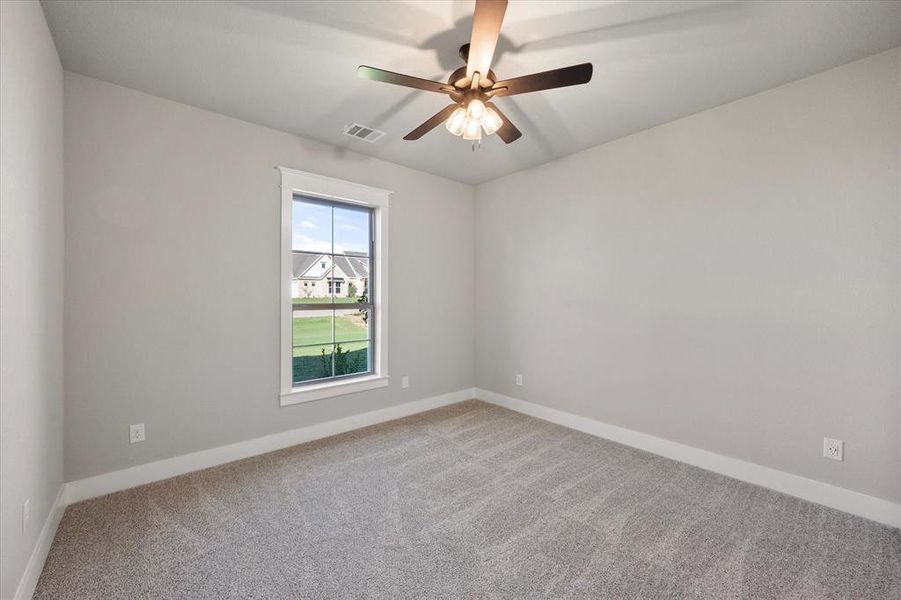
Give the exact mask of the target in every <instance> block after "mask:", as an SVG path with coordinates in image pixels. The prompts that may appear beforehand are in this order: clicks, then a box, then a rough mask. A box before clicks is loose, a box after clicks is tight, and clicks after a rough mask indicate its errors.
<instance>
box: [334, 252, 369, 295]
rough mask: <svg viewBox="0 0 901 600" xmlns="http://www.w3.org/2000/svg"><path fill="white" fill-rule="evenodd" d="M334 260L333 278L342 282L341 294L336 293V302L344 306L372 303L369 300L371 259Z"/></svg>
mask: <svg viewBox="0 0 901 600" xmlns="http://www.w3.org/2000/svg"><path fill="white" fill-rule="evenodd" d="M334 260H335V264H334V274H333V276H334V277H336V278H338V277H340V278H341V280H342V285H341V290H340V292H336V293H335V302H338V303H342V304H344V303H350V304H355V303H357V302H370V301H371V300H372V299H371V298H369V258H368V257H364V256H335V259H334ZM364 296H365V299H364Z"/></svg>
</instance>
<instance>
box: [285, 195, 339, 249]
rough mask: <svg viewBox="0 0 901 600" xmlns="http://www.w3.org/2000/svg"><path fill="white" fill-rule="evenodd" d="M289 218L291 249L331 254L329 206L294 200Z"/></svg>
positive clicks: (330, 213)
mask: <svg viewBox="0 0 901 600" xmlns="http://www.w3.org/2000/svg"><path fill="white" fill-rule="evenodd" d="M291 217H292V228H291V229H292V240H291V247H292V249H294V250H305V251H307V252H327V253H331V251H332V207H331V206H328V205H327V204H320V203H318V202H310V201H306V200H301V199H298V198H295V199H294V207H293V210H292V211H291Z"/></svg>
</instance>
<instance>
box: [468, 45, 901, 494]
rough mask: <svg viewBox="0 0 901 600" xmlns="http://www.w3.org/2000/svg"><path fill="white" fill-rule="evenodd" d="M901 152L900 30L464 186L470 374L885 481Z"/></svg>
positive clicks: (654, 427)
mask: <svg viewBox="0 0 901 600" xmlns="http://www.w3.org/2000/svg"><path fill="white" fill-rule="evenodd" d="M592 85H594V84H592ZM598 85H601V82H598ZM899 167H901V49H896V50H893V51H890V52H888V53H884V54H880V55H877V56H874V57H871V58H868V59H865V60H862V61H859V62H856V63H852V64H849V65H846V66H843V67H840V68H837V69H833V70H830V71H827V72H824V73H821V74H818V75H815V76H813V77H810V78H807V79H804V80H800V81H797V82H793V83H790V84H788V85H785V86H783V87H780V88H777V89H774V90H771V91H768V92H765V93H762V94H759V95H756V96H752V97H749V98H745V99H742V100H739V101H737V102H733V103H731V104H728V105H725V106H721V107H719V108H716V109H713V110H709V111H706V112H702V113H699V114H697V115H694V116H691V117H688V118H684V119H681V120H678V121H675V122H672V123H669V124H666V125H663V126H660V127H656V128H653V129H650V130H648V131H645V132H642V133H638V134H636V135H633V136H630V137H627V138H624V139H621V140H618V141H615V142H612V143H609V144H605V145H602V146H598V147H596V148H592V149H590V150H587V151H585V152H582V153H579V154H576V155H573V156H570V157H567V158H565V159H562V160H559V161H556V162H553V163H549V164H546V165H543V166H540V167H537V168H534V169H530V170H528V171H523V172H520V173H517V174H514V175H510V176H508V177H505V178H503V179H500V180H496V181H493V182H490V183H487V184H483V185H480V186H479V187H478V188H477V195H476V207H477V208H476V224H477V236H476V237H477V250H476V264H477V280H476V289H477V290H478V298H479V302H478V303H477V311H476V327H477V331H478V336H477V353H476V365H477V383H478V385H479V387H482V388H486V389H489V390H492V391H495V392H498V393H503V394H507V395H511V396H514V397H518V398H521V399H524V400H528V401H532V402H535V403H538V404H543V405H547V406H550V407H553V408H557V409H561V410H564V411H568V412H571V413H575V414H578V415H583V416H587V417H591V418H595V419H598V420H601V421H605V422H608V423H612V424H616V425H619V426H622V427H627V428H631V429H635V430H638V431H642V432H646V433H650V434H653V435H656V436H660V437H662V438H666V439H670V440H675V441H678V442H682V443H685V444H689V445H691V446H695V447H699V448H704V449H707V450H712V451H714V452H719V453H722V454H726V455H730V456H734V457H738V458H741V459H745V460H749V461H753V462H755V463H759V464H762V465H767V466H770V467H775V468H777V469H782V470H785V471H789V472H791V473H796V474H800V475H803V476H807V477H811V478H814V479H818V480H822V481H826V482H830V483H834V484H837V485H840V486H843V487H847V488H850V489H854V490H858V491H861V492H865V493H867V494H872V495H875V496H878V497H882V498H886V499H889V500H894V501H901V448H899V438H901V389H899V387H901V385H899V365H901V355H899V352H901V327H899V325H901V324H899V319H901V306H899V291H901V285H899V284H901V281H899V277H901V265H899V241H901V239H899V208H901V189H899V185H901V180H899V177H901V176H899ZM515 373H522V374H523V375H524V385H523V387H517V386H516V385H514V374H515ZM824 436H831V437H837V438H841V439H844V440H845V444H846V446H845V454H846V458H845V462H844V463H839V462H835V461H829V460H826V459H823V458H821V453H822V438H823V437H824Z"/></svg>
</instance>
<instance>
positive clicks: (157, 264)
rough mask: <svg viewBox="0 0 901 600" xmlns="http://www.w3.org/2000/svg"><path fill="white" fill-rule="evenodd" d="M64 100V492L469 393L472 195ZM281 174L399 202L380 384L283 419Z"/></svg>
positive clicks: (143, 104)
mask: <svg viewBox="0 0 901 600" xmlns="http://www.w3.org/2000/svg"><path fill="white" fill-rule="evenodd" d="M65 92H66V101H65V117H66V134H65V157H66V201H67V206H66V227H67V244H66V269H67V273H66V286H67V287H66V369H67V372H66V377H67V380H66V390H67V396H66V439H65V449H66V479H67V480H74V479H79V478H82V477H87V476H90V475H96V474H99V473H105V472H108V471H112V470H115V469H121V468H124V467H129V466H132V465H137V464H140V463H145V462H148V461H153V460H157V459H162V458H167V457H171V456H176V455H179V454H184V453H186V452H192V451H196V450H201V449H207V448H211V447H215V446H219V445H222V444H228V443H232V442H236V441H240V440H246V439H251V438H255V437H258V436H262V435H266V434H270V433H274V432H279V431H284V430H288V429H292V428H296V427H301V426H305V425H310V424H314V423H318V422H322V421H327V420H331V419H335V418H340V417H343V416H347V415H350V414H354V413H360V412H365V411H369V410H375V409H379V408H383V407H386V406H389V405H392V404H398V403H401V402H406V401H411V400H416V399H419V398H425V397H429V396H433V395H436V394H441V393H445V392H452V391H457V390H461V389H464V388H468V387H472V385H473V383H474V363H473V351H472V350H473V347H474V344H475V341H474V329H473V323H474V314H473V302H472V298H473V280H474V278H473V275H472V265H473V252H474V250H473V248H474V229H475V228H474V224H473V218H474V190H473V188H472V187H471V186H468V185H465V184H461V183H456V182H453V181H449V180H446V179H442V178H439V177H435V176H432V175H427V174H425V173H422V172H419V171H414V170H412V169H408V168H405V167H400V166H398V165H394V164H391V163H387V162H384V161H380V160H376V159H373V158H370V157H365V156H362V155H358V154H355V153H352V152H348V151H343V150H338V149H336V148H334V147H330V146H326V145H322V144H318V143H314V142H310V141H306V140H304V139H301V138H298V137H295V136H292V135H289V134H287V133H282V132H278V131H274V130H270V129H266V128H263V127H259V126H256V125H251V124H248V123H245V122H242V121H238V120H235V119H231V118H228V117H224V116H221V115H217V114H214V113H211V112H207V111H204V110H200V109H197V108H193V107H190V106H186V105H183V104H178V103H175V102H170V101H168V100H163V99H161V98H158V97H154V96H149V95H146V94H142V93H139V92H136V91H133V90H129V89H126V88H122V87H117V86H114V85H111V84H108V83H103V82H100V81H98V80H95V79H90V78H86V77H83V76H80V75H73V74H69V73H67V74H66V77H65ZM276 165H284V166H288V167H293V168H297V169H301V170H305V171H312V172H314V173H320V174H323V175H329V176H333V177H339V178H342V179H347V180H351V181H356V182H360V183H364V184H369V185H375V186H378V187H383V188H388V189H392V190H394V191H395V193H394V195H393V196H392V199H391V215H390V219H391V223H390V230H391V231H390V240H389V243H390V272H391V275H390V304H391V311H390V321H389V322H390V332H389V335H390V338H389V344H390V350H389V360H390V373H391V375H392V380H391V385H390V387H388V388H383V389H379V390H374V391H372V392H366V393H360V394H354V395H349V396H344V397H339V398H331V399H326V400H320V401H317V402H311V403H305V404H299V405H294V406H289V407H285V408H280V407H279V404H278V388H279V379H278V368H279V358H278V340H279V286H280V284H279V261H280V257H279V248H280V240H279V235H280V229H279V227H280V225H279V211H280V195H279V187H278V186H279V175H278V172H277V171H276V170H275V166H276ZM405 374H407V375H409V376H410V379H411V386H410V388H408V389H405V390H402V389H401V388H400V377H401V375H405ZM131 423H145V424H146V428H147V441H146V442H144V443H141V444H135V445H129V443H128V425H129V424H131Z"/></svg>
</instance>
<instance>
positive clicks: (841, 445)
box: [823, 438, 845, 460]
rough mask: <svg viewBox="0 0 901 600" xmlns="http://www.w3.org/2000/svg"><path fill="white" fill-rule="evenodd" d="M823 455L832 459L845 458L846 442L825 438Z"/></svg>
mask: <svg viewBox="0 0 901 600" xmlns="http://www.w3.org/2000/svg"><path fill="white" fill-rule="evenodd" d="M823 456H824V457H826V458H831V459H832V460H845V442H843V441H842V440H834V439H832V438H823Z"/></svg>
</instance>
